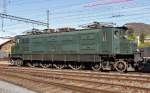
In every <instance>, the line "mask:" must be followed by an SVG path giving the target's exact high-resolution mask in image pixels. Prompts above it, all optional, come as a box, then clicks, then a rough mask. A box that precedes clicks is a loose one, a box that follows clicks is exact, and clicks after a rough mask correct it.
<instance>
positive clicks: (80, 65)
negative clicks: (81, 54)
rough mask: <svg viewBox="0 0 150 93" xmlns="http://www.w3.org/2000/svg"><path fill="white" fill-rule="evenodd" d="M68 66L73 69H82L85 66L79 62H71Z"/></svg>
mask: <svg viewBox="0 0 150 93" xmlns="http://www.w3.org/2000/svg"><path fill="white" fill-rule="evenodd" d="M68 66H69V67H70V68H71V69H73V70H80V69H82V67H83V66H82V64H79V63H74V64H69V65H68Z"/></svg>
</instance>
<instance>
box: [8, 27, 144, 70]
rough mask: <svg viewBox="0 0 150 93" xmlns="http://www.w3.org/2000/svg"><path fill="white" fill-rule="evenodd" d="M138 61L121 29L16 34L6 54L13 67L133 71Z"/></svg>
mask: <svg viewBox="0 0 150 93" xmlns="http://www.w3.org/2000/svg"><path fill="white" fill-rule="evenodd" d="M141 60H142V58H141V57H140V54H139V53H138V52H136V44H135V43H133V42H132V41H129V40H128V39H127V37H126V28H125V27H104V28H100V29H81V30H75V31H70V32H55V33H49V34H38V35H19V36H16V37H15V40H14V44H13V46H12V49H11V54H10V62H11V63H12V64H13V65H17V66H22V65H28V66H30V67H35V66H41V67H43V68H48V67H56V68H57V69H63V68H66V67H70V68H72V69H75V70H77V69H78V70H79V69H83V68H86V67H88V68H89V67H90V68H91V69H93V70H96V71H98V70H117V71H119V72H124V71H127V70H128V69H129V68H132V69H135V68H137V67H138V66H139V63H140V62H141Z"/></svg>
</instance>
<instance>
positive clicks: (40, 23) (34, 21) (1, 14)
mask: <svg viewBox="0 0 150 93" xmlns="http://www.w3.org/2000/svg"><path fill="white" fill-rule="evenodd" d="M0 17H1V18H6V19H10V20H16V21H21V22H25V23H31V24H36V25H43V26H47V25H48V23H45V22H40V21H36V20H32V19H28V18H22V17H17V16H12V15H8V14H3V13H0Z"/></svg>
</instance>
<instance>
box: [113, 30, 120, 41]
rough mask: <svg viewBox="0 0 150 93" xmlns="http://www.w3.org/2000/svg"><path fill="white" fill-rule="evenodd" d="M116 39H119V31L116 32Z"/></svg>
mask: <svg viewBox="0 0 150 93" xmlns="http://www.w3.org/2000/svg"><path fill="white" fill-rule="evenodd" d="M114 38H115V39H117V38H119V31H117V30H116V31H114Z"/></svg>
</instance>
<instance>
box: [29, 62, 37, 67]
mask: <svg viewBox="0 0 150 93" xmlns="http://www.w3.org/2000/svg"><path fill="white" fill-rule="evenodd" d="M27 65H28V66H29V67H36V66H37V64H36V63H32V62H29V63H27Z"/></svg>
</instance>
